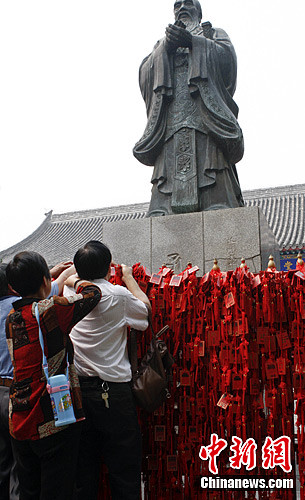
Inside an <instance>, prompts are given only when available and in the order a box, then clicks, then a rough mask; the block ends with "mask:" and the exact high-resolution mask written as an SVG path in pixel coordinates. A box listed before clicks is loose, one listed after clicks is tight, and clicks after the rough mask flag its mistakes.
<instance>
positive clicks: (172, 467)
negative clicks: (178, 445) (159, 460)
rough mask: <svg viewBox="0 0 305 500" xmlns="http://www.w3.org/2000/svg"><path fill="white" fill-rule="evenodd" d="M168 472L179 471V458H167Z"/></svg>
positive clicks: (171, 456)
mask: <svg viewBox="0 0 305 500" xmlns="http://www.w3.org/2000/svg"><path fill="white" fill-rule="evenodd" d="M166 464H167V471H168V472H175V471H176V470H177V456H176V455H167V457H166Z"/></svg>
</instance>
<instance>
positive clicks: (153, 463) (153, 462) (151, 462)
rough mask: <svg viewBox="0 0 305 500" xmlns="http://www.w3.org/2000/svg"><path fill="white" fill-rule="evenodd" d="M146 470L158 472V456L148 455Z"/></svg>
mask: <svg viewBox="0 0 305 500" xmlns="http://www.w3.org/2000/svg"><path fill="white" fill-rule="evenodd" d="M147 468H148V470H158V456H157V455H148V465H147Z"/></svg>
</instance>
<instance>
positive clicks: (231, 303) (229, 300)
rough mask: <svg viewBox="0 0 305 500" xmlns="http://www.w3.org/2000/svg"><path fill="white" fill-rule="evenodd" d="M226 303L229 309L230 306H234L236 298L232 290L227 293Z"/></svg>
mask: <svg viewBox="0 0 305 500" xmlns="http://www.w3.org/2000/svg"><path fill="white" fill-rule="evenodd" d="M225 304H226V308H227V309H229V307H232V306H234V304H235V299H234V295H233V293H232V292H229V293H228V294H227V295H225Z"/></svg>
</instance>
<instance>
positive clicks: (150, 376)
mask: <svg viewBox="0 0 305 500" xmlns="http://www.w3.org/2000/svg"><path fill="white" fill-rule="evenodd" d="M150 328H151V331H152V340H151V342H150V345H149V347H148V349H147V352H146V354H145V356H144V357H143V358H142V361H141V362H140V364H138V356H137V335H139V333H138V332H136V331H135V330H133V329H132V330H130V341H129V357H130V364H131V371H132V390H133V394H134V397H135V400H136V403H137V405H138V406H140V407H141V408H143V409H144V410H146V411H147V412H149V413H151V412H153V411H155V410H156V409H157V408H158V407H159V406H160V405H161V404H162V403H163V402H164V401H165V400H166V399H167V398H170V397H171V395H170V392H169V390H168V382H169V378H170V375H171V368H172V365H173V364H174V362H175V361H174V358H173V357H172V355H171V354H170V352H169V351H168V349H167V346H166V344H165V342H164V341H163V340H161V339H160V338H159V337H160V336H161V335H162V334H163V333H164V332H165V331H166V330H167V329H168V328H169V327H168V326H165V327H164V328H162V330H160V331H159V332H158V333H157V334H156V335H155V334H154V332H153V329H152V325H151V323H150Z"/></svg>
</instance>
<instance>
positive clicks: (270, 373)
mask: <svg viewBox="0 0 305 500" xmlns="http://www.w3.org/2000/svg"><path fill="white" fill-rule="evenodd" d="M265 369H266V376H267V379H268V380H273V379H275V378H278V372H277V364H276V361H273V360H271V359H269V360H268V361H267V362H266V365H265Z"/></svg>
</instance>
